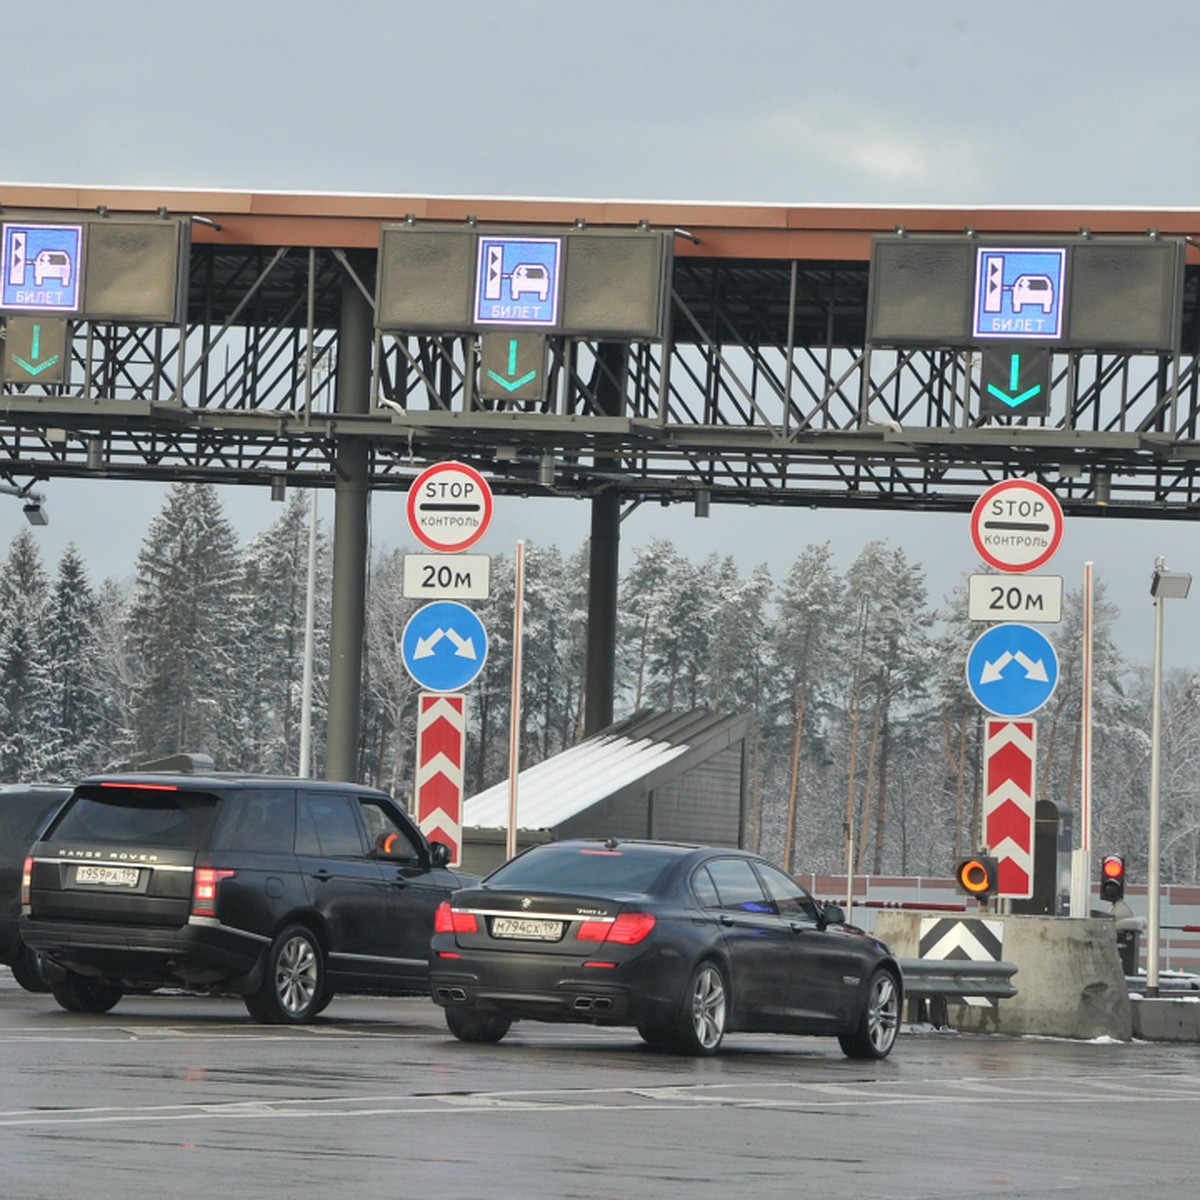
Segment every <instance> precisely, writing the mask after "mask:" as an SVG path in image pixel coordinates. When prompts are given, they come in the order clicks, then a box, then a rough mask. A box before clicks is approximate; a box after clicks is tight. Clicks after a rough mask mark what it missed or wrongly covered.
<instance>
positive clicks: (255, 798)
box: [212, 788, 296, 854]
mask: <svg viewBox="0 0 1200 1200" xmlns="http://www.w3.org/2000/svg"><path fill="white" fill-rule="evenodd" d="M295 842H296V793H295V792H293V791H292V790H291V789H290V788H281V789H279V790H278V791H276V790H271V791H267V790H262V791H259V790H258V789H257V788H255V789H252V790H247V791H243V792H240V793H235V794H234V796H231V797H229V798H227V799H226V801H225V807H224V809H223V811H222V813H221V817H220V820H219V821H218V822H217V828H216V831H215V832H214V833H213V842H212V844H213V849H214V850H246V851H251V852H255V853H262V854H279V853H281V852H282V853H286V854H291V853H292V847H293V846H294V845H295Z"/></svg>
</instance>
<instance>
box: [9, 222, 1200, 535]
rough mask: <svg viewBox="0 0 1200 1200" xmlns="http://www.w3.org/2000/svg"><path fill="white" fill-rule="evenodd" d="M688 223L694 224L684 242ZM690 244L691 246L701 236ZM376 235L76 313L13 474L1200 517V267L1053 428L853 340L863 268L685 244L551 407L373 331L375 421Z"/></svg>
mask: <svg viewBox="0 0 1200 1200" xmlns="http://www.w3.org/2000/svg"><path fill="white" fill-rule="evenodd" d="M680 232H682V231H680ZM700 249H701V251H702V247H701V248H700ZM374 268H375V262H374V253H373V251H371V250H369V249H364V248H362V247H349V248H344V249H339V248H336V247H334V248H331V247H318V246H311V247H300V248H296V247H288V246H283V245H280V246H275V247H271V246H261V245H245V246H238V245H220V244H211V243H199V244H196V245H194V246H193V247H192V250H191V262H190V278H189V300H188V310H187V319H186V322H184V323H183V324H181V325H180V326H179V327H167V328H163V327H147V326H124V325H114V324H100V323H96V322H79V323H77V324H76V325H75V326H74V328H73V331H72V336H71V343H70V345H71V357H72V362H71V368H70V373H69V382H68V383H67V384H64V385H47V386H40V385H38V384H36V383H31V384H13V383H7V384H5V385H4V386H3V402H2V406H0V477H3V478H5V479H7V481H8V483H9V484H10V485H15V486H17V487H25V488H29V487H32V486H33V485H34V484H35V483H36V482H38V481H41V480H47V479H51V478H54V477H56V476H75V477H87V476H104V477H117V478H126V479H170V480H178V479H188V480H208V481H211V482H220V483H243V484H252V485H260V486H261V485H268V484H271V483H273V482H277V481H283V482H284V483H286V484H291V485H297V486H306V487H307V486H317V487H328V486H332V485H333V484H334V482H335V480H336V459H337V447H338V446H339V445H343V446H344V445H346V444H348V443H353V444H357V445H365V446H366V447H367V452H368V473H369V486H370V487H371V488H373V489H406V488H407V487H408V486H409V484H410V482H411V480H412V478H413V477H414V475H415V474H416V473H417V472H418V471H419V470H420V469H422V468H423V467H424V466H425V465H426V464H428V463H429V462H431V461H437V460H439V459H445V458H457V459H461V460H463V461H466V462H469V463H471V464H473V465H474V466H476V467H478V468H479V469H480V470H482V471H484V472H485V473H486V474H487V475H488V476H489V478H490V479H491V480H492V483H493V487H494V489H495V490H496V491H497V492H500V493H509V494H528V495H533V494H557V495H564V496H575V497H578V496H596V495H599V494H601V493H609V494H612V493H613V492H615V493H617V494H618V495H619V496H620V498H621V500H622V502H625V503H638V502H641V501H645V500H657V501H660V502H664V503H667V502H671V501H675V500H681V501H689V502H690V501H694V500H695V499H696V498H697V496H698V495H699V496H703V497H705V498H706V500H707V502H711V503H740V504H791V505H853V506H866V507H885V508H904V507H912V508H921V509H966V508H969V507H970V505H971V504H972V503H973V501H974V499H975V497H976V496H978V494H979V493H980V492H981V490H982V489H983V488H984V487H986V486H987V485H988V484H990V483H992V482H995V481H996V480H997V479H1000V478H1004V477H1006V476H1012V475H1030V476H1037V477H1039V478H1041V479H1042V480H1043V481H1044V482H1046V483H1047V484H1049V485H1050V486H1052V487H1053V489H1054V491H1055V492H1056V494H1057V495H1058V496H1059V498H1060V500H1061V501H1062V503H1063V505H1064V507H1065V508H1066V509H1067V510H1068V511H1071V510H1077V511H1088V510H1090V511H1095V509H1094V507H1093V506H1095V505H1098V504H1106V505H1107V506H1108V507H1109V510H1110V511H1111V512H1112V513H1113V515H1117V514H1120V515H1125V516H1153V517H1192V516H1195V515H1197V513H1198V512H1200V509H1198V508H1197V506H1198V505H1200V474H1198V472H1200V431H1198V428H1197V425H1198V420H1200V418H1198V412H1200V268H1197V267H1195V266H1189V267H1188V269H1187V273H1186V280H1185V288H1184V306H1183V330H1182V346H1183V349H1182V350H1181V352H1180V353H1179V354H1177V355H1173V356H1148V355H1130V354H1103V355H1101V354H1094V353H1078V352H1076V353H1070V354H1066V353H1062V354H1057V353H1056V354H1055V356H1054V359H1053V390H1052V398H1051V404H1050V415H1049V416H1048V417H1046V418H1008V417H1001V418H996V417H986V418H985V417H981V416H980V415H979V410H980V397H979V377H978V362H977V359H976V357H975V356H972V355H971V354H969V353H965V352H961V351H952V350H934V351H927V350H919V351H918V350H912V351H880V350H874V351H872V350H871V349H870V348H869V347H867V346H866V345H865V328H866V308H867V287H868V264H867V262H866V261H854V260H845V259H842V260H832V261H831V260H824V259H801V258H792V259H746V258H728V257H723V256H712V257H706V256H705V255H704V254H703V253H702V252H700V253H696V252H691V253H689V254H687V255H686V256H678V257H676V260H675V263H674V271H673V279H672V306H671V307H672V319H671V323H670V334H669V339H668V340H667V341H666V342H663V343H654V344H621V343H597V342H590V341H586V340H579V339H571V338H551V339H550V362H549V372H548V390H547V399H546V400H545V402H544V403H539V404H535V405H531V404H528V403H517V404H510V403H504V402H494V401H484V400H481V399H480V398H479V396H478V389H477V382H478V357H479V356H478V346H477V343H476V339H475V338H473V337H464V336H455V337H437V336H406V337H396V336H392V335H390V334H380V333H378V332H376V333H375V335H374V345H373V347H372V354H371V366H370V370H371V390H370V395H371V404H370V408H369V411H343V409H344V406H340V405H339V402H338V396H339V383H338V380H339V358H340V355H339V343H340V340H341V338H342V332H341V314H342V311H343V305H344V297H345V291H346V289H352V290H356V291H357V292H358V293H360V294H361V297H363V298H364V299H365V300H366V301H367V302H368V303H372V304H373V291H374V282H373V280H374Z"/></svg>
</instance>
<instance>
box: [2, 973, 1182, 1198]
mask: <svg viewBox="0 0 1200 1200" xmlns="http://www.w3.org/2000/svg"><path fill="white" fill-rule="evenodd" d="M1198 1130H1200V1047H1196V1046H1161V1045H1160V1046H1155V1045H1145V1044H1130V1045H1120V1044H1113V1043H1071V1042H1061V1041H1049V1040H1041V1039H1020V1040H1012V1039H1001V1038H987V1037H967V1036H960V1035H957V1034H954V1033H939V1032H935V1031H932V1030H925V1031H916V1032H913V1031H908V1032H906V1033H905V1034H904V1035H903V1036H902V1037H901V1039H900V1041H899V1043H898V1045H897V1047H896V1050H895V1052H894V1053H893V1056H892V1058H891V1059H889V1060H888V1061H886V1062H884V1063H879V1064H863V1063H855V1062H850V1061H848V1060H847V1059H845V1058H843V1057H842V1055H841V1053H840V1051H839V1050H838V1047H837V1043H836V1041H832V1040H828V1041H827V1040H823V1039H817V1038H779V1037H764V1036H757V1035H755V1036H747V1035H736V1034H735V1035H731V1036H730V1037H728V1038H727V1039H726V1049H725V1050H724V1052H723V1053H722V1054H721V1055H720V1056H718V1057H717V1058H714V1059H705V1060H691V1059H681V1058H673V1057H671V1056H668V1055H665V1054H662V1053H659V1052H657V1051H654V1050H651V1049H649V1048H648V1047H645V1046H643V1045H642V1044H641V1043H640V1041H639V1040H638V1038H637V1035H636V1034H635V1033H634V1032H633V1031H632V1030H607V1031H605V1030H593V1029H590V1028H587V1027H581V1026H579V1027H568V1026H548V1025H530V1024H522V1025H517V1026H515V1027H514V1029H513V1032H512V1033H511V1034H510V1035H509V1036H508V1038H506V1039H505V1041H504V1042H502V1043H501V1044H500V1045H498V1046H467V1045H463V1044H460V1043H458V1042H456V1041H454V1040H453V1039H452V1038H451V1037H450V1036H449V1035H448V1034H447V1032H446V1030H445V1026H444V1024H443V1021H442V1017H441V1012H440V1010H438V1009H436V1008H435V1007H434V1006H433V1005H432V1004H430V1003H428V1002H427V1001H422V1000H406V1001H394V1000H368V999H359V998H349V997H348V998H339V999H338V1000H335V1002H334V1003H333V1005H331V1007H330V1008H329V1009H328V1010H327V1012H326V1014H325V1015H324V1017H323V1018H321V1019H320V1020H319V1021H318V1022H317V1023H316V1024H314V1025H312V1026H309V1027H305V1028H300V1029H281V1028H270V1027H264V1026H257V1025H254V1024H252V1023H251V1022H250V1021H249V1019H248V1017H247V1016H246V1013H245V1009H244V1008H243V1006H242V1005H241V1003H240V1002H238V1001H236V1000H225V999H220V1000H211V999H204V998H198V997H189V996H170V995H156V996H141V997H137V996H135V997H126V998H125V999H123V1000H122V1001H121V1003H120V1004H119V1005H118V1006H117V1007H116V1008H115V1009H114V1010H113V1011H112V1012H111V1013H108V1014H107V1015H105V1016H97V1017H93V1016H79V1015H72V1014H68V1013H65V1012H62V1011H61V1010H59V1009H58V1007H57V1006H56V1005H55V1003H54V1001H53V999H52V998H50V997H48V996H38V995H31V994H29V993H26V992H23V991H21V990H20V989H19V988H17V987H16V986H15V984H13V982H12V980H11V977H10V976H9V975H8V973H7V972H6V971H4V970H3V969H2V968H0V1197H3V1200H43V1198H46V1200H49V1198H50V1197H54V1198H55V1200H59V1198H62V1197H76V1198H79V1200H141V1198H143V1197H159V1196H162V1197H169V1198H175V1200H190V1198H191V1197H205V1198H206V1200H207V1198H210V1197H215V1196H222V1195H232V1196H237V1197H239V1198H247V1197H249V1198H257V1197H277V1196H278V1197H292V1196H295V1197H301V1196H310V1195H317V1196H330V1195H335V1194H336V1195H337V1196H338V1197H339V1200H350V1198H355V1197H360V1196H380V1197H400V1196H405V1197H407V1196H419V1197H445V1198H451V1200H459V1198H462V1200H466V1198H470V1197H497V1198H507V1197H519V1198H521V1200H535V1198H538V1197H557V1198H562V1200H574V1198H576V1197H580V1198H582V1197H588V1198H594V1197H601V1198H603V1197H627V1196H644V1197H648V1198H655V1200H657V1198H660V1197H661V1198H666V1197H671V1198H676V1197H681V1196H714V1197H715V1196H722V1197H733V1196H737V1197H754V1198H757V1197H773V1196H788V1197H791V1198H793V1200H795V1198H799V1197H814V1196H831V1197H856V1198H859V1197H861V1198H870V1197H887V1198H889V1200H891V1198H901V1197H954V1198H956V1200H962V1198H965V1197H974V1196H989V1197H990V1196H1006V1197H1007V1196H1020V1197H1051V1196H1053V1197H1061V1196H1063V1195H1067V1196H1070V1195H1074V1194H1077V1195H1081V1196H1082V1195H1086V1196H1088V1197H1089V1198H1094V1200H1108V1198H1110V1197H1121V1198H1122V1200H1127V1198H1129V1197H1139V1198H1140V1197H1157V1196H1164V1197H1166V1196H1191V1195H1195V1194H1196V1190H1197V1187H1198V1186H1200V1147H1198V1146H1197V1138H1198V1134H1197V1131H1198Z"/></svg>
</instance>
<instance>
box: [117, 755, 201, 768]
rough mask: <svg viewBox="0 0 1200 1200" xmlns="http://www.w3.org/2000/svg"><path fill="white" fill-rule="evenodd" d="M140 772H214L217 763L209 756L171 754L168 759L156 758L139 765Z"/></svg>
mask: <svg viewBox="0 0 1200 1200" xmlns="http://www.w3.org/2000/svg"><path fill="white" fill-rule="evenodd" d="M136 769H137V770H139V771H185V772H195V771H213V770H215V769H216V763H214V762H213V760H212V756H211V755H208V754H171V755H168V756H167V757H166V758H156V759H153V760H152V761H151V762H144V763H138V765H137V768H136Z"/></svg>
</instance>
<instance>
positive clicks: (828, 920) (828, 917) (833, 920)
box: [821, 904, 846, 925]
mask: <svg viewBox="0 0 1200 1200" xmlns="http://www.w3.org/2000/svg"><path fill="white" fill-rule="evenodd" d="M823 912H824V920H823V921H822V922H821V924H822V925H842V924H845V921H846V910H845V909H844V908H842V906H841V905H840V904H827V905H825V908H824V910H823Z"/></svg>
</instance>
